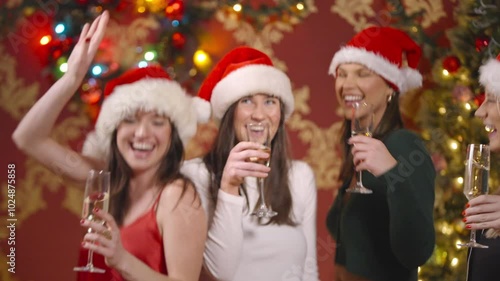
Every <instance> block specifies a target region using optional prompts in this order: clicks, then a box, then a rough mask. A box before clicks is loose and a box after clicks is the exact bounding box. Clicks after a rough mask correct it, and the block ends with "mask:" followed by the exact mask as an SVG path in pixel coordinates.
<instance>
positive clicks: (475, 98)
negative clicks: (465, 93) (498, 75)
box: [474, 93, 486, 106]
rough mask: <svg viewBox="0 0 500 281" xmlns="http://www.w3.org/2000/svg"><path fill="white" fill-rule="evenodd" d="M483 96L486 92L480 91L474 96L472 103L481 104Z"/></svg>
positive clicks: (484, 96)
mask: <svg viewBox="0 0 500 281" xmlns="http://www.w3.org/2000/svg"><path fill="white" fill-rule="evenodd" d="M485 98H486V94H485V93H480V94H479V95H477V96H476V97H474V103H475V104H476V105H477V106H481V104H482V103H483V102H484V99H485Z"/></svg>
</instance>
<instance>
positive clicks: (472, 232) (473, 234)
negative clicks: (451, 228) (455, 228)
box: [470, 230, 476, 243]
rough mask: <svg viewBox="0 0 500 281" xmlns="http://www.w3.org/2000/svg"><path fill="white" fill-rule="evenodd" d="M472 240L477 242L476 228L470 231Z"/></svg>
mask: <svg viewBox="0 0 500 281" xmlns="http://www.w3.org/2000/svg"><path fill="white" fill-rule="evenodd" d="M470 242H472V243H476V230H471V232H470Z"/></svg>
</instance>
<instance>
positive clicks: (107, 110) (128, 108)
mask: <svg viewBox="0 0 500 281" xmlns="http://www.w3.org/2000/svg"><path fill="white" fill-rule="evenodd" d="M104 96H105V99H104V102H103V104H102V107H101V111H100V112H99V116H98V117H97V121H96V124H95V128H94V131H93V132H91V133H89V134H88V135H87V138H86V140H85V143H84V145H83V150H82V153H83V154H84V155H87V156H91V157H94V158H98V159H103V160H106V159H108V157H109V153H110V151H109V149H110V145H111V137H112V134H113V132H114V130H115V129H116V128H117V127H118V125H119V124H120V122H121V121H122V120H123V119H125V118H126V117H127V116H130V115H131V114H135V112H136V111H137V110H144V111H155V112H157V113H158V114H162V115H165V116H167V117H168V118H169V119H170V121H171V122H172V123H173V124H174V126H175V127H176V129H177V131H178V132H179V136H180V138H181V140H182V142H183V144H184V145H186V144H187V142H188V141H189V140H190V138H191V137H193V136H194V134H195V133H196V129H197V123H198V122H206V121H208V119H209V118H210V105H209V103H208V102H206V101H204V100H202V99H200V98H198V97H192V96H190V95H188V94H187V93H186V92H185V91H184V89H182V87H181V86H180V85H179V83H177V82H175V81H173V80H171V79H170V77H169V76H168V74H167V73H166V72H165V71H164V70H163V69H162V68H161V67H158V66H148V67H144V68H136V69H132V70H129V71H127V72H125V73H124V74H123V75H121V76H120V77H118V78H116V79H114V80H111V81H109V82H108V83H107V84H106V87H105V89H104Z"/></svg>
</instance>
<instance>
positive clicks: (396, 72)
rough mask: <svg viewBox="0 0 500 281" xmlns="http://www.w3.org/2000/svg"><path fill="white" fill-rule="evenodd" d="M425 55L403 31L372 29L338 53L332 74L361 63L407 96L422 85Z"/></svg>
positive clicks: (330, 70)
mask: <svg viewBox="0 0 500 281" xmlns="http://www.w3.org/2000/svg"><path fill="white" fill-rule="evenodd" d="M421 55H422V51H421V49H420V47H419V46H418V45H417V44H416V43H415V42H414V41H413V40H412V39H411V38H410V37H409V36H408V35H407V34H406V33H404V32H403V31H401V30H399V29H395V28H391V27H377V26H372V27H369V28H366V29H364V30H363V31H361V32H359V33H358V34H356V35H355V36H354V37H353V38H352V39H351V41H349V42H348V43H347V45H346V46H344V47H342V48H341V49H340V50H339V51H338V52H337V53H335V55H334V56H333V59H332V62H331V64H330V69H329V74H331V75H333V76H335V74H336V71H337V67H338V66H339V65H340V64H343V63H359V64H362V65H364V66H365V67H367V68H369V69H370V70H372V71H374V72H376V73H377V74H378V75H380V76H382V77H383V78H384V79H385V80H386V81H387V82H389V83H390V84H391V86H392V87H393V88H395V90H397V91H399V92H400V93H401V94H404V93H406V92H407V91H409V90H412V89H416V88H419V87H421V86H422V75H421V74H420V73H419V72H418V70H417V66H418V62H419V61H420V57H421ZM405 59H406V61H405Z"/></svg>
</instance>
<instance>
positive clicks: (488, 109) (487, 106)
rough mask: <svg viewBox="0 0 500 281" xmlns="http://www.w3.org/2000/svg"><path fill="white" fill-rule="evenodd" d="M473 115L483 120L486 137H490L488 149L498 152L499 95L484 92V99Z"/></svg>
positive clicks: (499, 144) (499, 145) (499, 146)
mask: <svg viewBox="0 0 500 281" xmlns="http://www.w3.org/2000/svg"><path fill="white" fill-rule="evenodd" d="M475 116H476V117H478V118H481V119H482V120H483V124H484V125H485V128H486V130H487V131H488V138H489V139H490V150H491V151H495V152H500V136H499V135H498V128H500V96H499V95H497V94H493V93H491V92H489V91H487V92H486V99H485V100H484V102H483V103H482V104H481V106H480V107H479V108H478V109H477V110H476V113H475Z"/></svg>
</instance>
